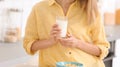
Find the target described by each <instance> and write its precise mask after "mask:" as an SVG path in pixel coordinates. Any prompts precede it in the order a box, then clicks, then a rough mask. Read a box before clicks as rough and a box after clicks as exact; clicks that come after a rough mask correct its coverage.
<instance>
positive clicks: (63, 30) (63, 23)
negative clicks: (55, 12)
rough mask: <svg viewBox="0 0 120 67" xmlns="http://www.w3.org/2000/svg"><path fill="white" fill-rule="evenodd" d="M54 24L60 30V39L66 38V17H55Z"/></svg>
mask: <svg viewBox="0 0 120 67" xmlns="http://www.w3.org/2000/svg"><path fill="white" fill-rule="evenodd" d="M56 23H57V24H58V26H59V27H60V29H61V35H60V36H61V37H66V34H67V25H68V19H67V17H56Z"/></svg>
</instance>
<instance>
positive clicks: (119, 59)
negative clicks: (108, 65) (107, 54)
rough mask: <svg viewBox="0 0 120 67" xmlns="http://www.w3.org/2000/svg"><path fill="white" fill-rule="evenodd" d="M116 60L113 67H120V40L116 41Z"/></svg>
mask: <svg viewBox="0 0 120 67" xmlns="http://www.w3.org/2000/svg"><path fill="white" fill-rule="evenodd" d="M115 48H116V49H115V58H114V59H113V66H112V67H120V39H118V40H117V41H116V47H115Z"/></svg>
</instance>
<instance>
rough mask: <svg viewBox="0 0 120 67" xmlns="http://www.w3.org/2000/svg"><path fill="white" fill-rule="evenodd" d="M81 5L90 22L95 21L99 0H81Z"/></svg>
mask: <svg viewBox="0 0 120 67" xmlns="http://www.w3.org/2000/svg"><path fill="white" fill-rule="evenodd" d="M80 6H81V7H82V9H83V10H84V11H85V12H86V14H87V21H88V23H92V22H94V21H95V19H96V17H97V15H98V6H97V0H80Z"/></svg>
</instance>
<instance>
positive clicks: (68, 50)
mask: <svg viewBox="0 0 120 67" xmlns="http://www.w3.org/2000/svg"><path fill="white" fill-rule="evenodd" d="M56 16H66V17H67V18H68V29H67V31H68V34H67V36H66V38H61V37H60V33H61V29H60V28H59V26H58V25H57V24H56V22H55V20H56ZM24 48H25V49H26V51H27V52H28V53H29V54H31V55H33V54H35V52H36V51H39V66H40V67H55V64H56V62H60V61H74V62H79V63H82V64H83V65H84V67H105V66H104V63H103V59H104V57H106V55H107V54H108V49H109V43H108V42H107V40H106V37H105V32H104V26H103V24H102V23H101V19H100V14H99V12H98V8H97V1H96V0H45V1H42V2H40V3H38V4H36V5H35V6H34V7H33V9H32V12H31V14H30V16H29V18H28V21H27V26H26V32H25V38H24Z"/></svg>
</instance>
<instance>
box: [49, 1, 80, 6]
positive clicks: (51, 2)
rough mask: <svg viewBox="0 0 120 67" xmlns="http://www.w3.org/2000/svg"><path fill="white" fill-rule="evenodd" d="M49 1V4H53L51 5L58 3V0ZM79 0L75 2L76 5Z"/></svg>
mask: <svg viewBox="0 0 120 67" xmlns="http://www.w3.org/2000/svg"><path fill="white" fill-rule="evenodd" d="M48 1H49V6H51V5H53V4H55V3H56V1H55V0H48ZM78 1H79V0H76V1H75V2H74V3H75V4H76V5H78V3H79V2H78Z"/></svg>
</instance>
